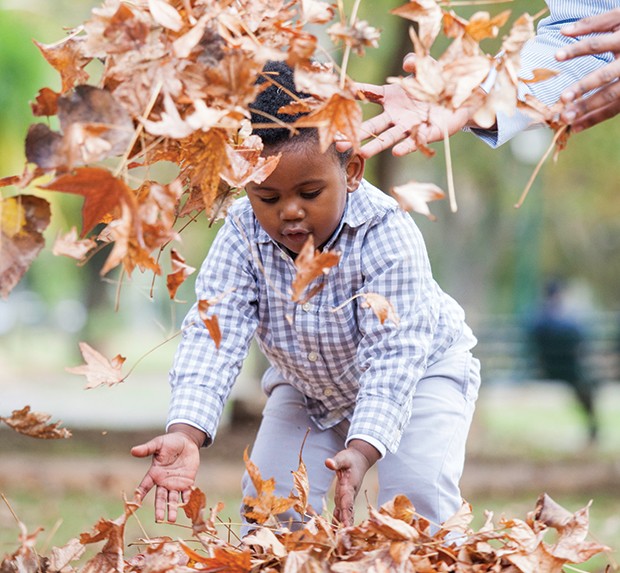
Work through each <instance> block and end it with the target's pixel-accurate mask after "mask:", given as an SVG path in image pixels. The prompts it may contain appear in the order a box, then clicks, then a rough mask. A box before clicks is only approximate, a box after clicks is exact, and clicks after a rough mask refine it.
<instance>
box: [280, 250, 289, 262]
mask: <svg viewBox="0 0 620 573" xmlns="http://www.w3.org/2000/svg"><path fill="white" fill-rule="evenodd" d="M280 258H281V259H282V260H283V261H285V260H286V259H288V255H287V254H286V253H285V252H284V251H280Z"/></svg>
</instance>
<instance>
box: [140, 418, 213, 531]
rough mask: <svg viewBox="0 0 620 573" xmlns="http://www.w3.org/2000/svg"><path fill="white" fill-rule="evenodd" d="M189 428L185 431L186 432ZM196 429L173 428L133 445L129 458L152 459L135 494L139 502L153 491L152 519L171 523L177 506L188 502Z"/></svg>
mask: <svg viewBox="0 0 620 573" xmlns="http://www.w3.org/2000/svg"><path fill="white" fill-rule="evenodd" d="M187 428H189V430H188V431H186V429H187ZM198 433H200V434H202V432H199V430H196V428H193V427H191V426H187V427H186V426H185V425H180V424H179V425H175V426H172V427H171V428H170V431H169V433H167V434H164V435H161V436H157V437H156V438H153V439H152V440H150V441H148V442H146V443H145V444H141V445H139V446H135V447H133V448H132V449H131V455H133V456H135V457H137V458H145V457H147V456H151V455H152V456H153V459H152V461H151V467H150V468H149V471H148V472H147V473H146V475H145V476H144V477H143V478H142V481H141V482H140V485H139V486H138V488H137V490H136V493H137V495H138V496H139V498H140V499H144V496H146V494H147V493H148V492H149V491H150V490H151V489H152V488H153V486H155V487H156V490H155V520H156V521H164V519H165V518H166V513H167V514H168V521H170V522H173V523H174V522H175V521H176V518H177V508H178V506H179V504H180V503H183V501H184V500H185V501H187V499H189V494H190V492H191V487H192V486H193V485H194V481H195V479H196V474H197V473H198V466H199V464H200V446H201V445H202V443H203V442H204V434H202V441H200V436H199V435H198Z"/></svg>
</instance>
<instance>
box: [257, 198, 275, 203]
mask: <svg viewBox="0 0 620 573" xmlns="http://www.w3.org/2000/svg"><path fill="white" fill-rule="evenodd" d="M259 199H260V200H261V201H262V202H263V203H270V204H273V203H275V202H276V201H277V200H278V198H277V197H259Z"/></svg>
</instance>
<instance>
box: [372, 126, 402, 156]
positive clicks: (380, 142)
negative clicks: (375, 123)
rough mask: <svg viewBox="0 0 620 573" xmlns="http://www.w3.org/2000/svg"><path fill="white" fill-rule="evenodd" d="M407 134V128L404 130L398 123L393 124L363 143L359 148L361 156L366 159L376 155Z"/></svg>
mask: <svg viewBox="0 0 620 573" xmlns="http://www.w3.org/2000/svg"><path fill="white" fill-rule="evenodd" d="M408 135H409V132H408V130H406V129H405V128H403V127H402V126H400V125H395V126H393V127H391V128H390V129H387V130H385V131H383V132H382V133H380V134H379V135H377V136H376V137H375V138H374V139H372V140H371V141H369V142H368V143H366V144H365V145H363V146H362V149H361V154H362V156H363V157H365V158H366V159H368V158H369V157H372V156H373V155H377V153H380V152H381V151H384V150H386V149H389V148H390V147H392V146H394V145H396V144H397V143H399V142H400V141H402V140H403V139H405V138H406V137H408Z"/></svg>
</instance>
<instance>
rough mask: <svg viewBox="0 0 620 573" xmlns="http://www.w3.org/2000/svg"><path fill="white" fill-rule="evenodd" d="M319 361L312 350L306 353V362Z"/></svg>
mask: <svg viewBox="0 0 620 573" xmlns="http://www.w3.org/2000/svg"><path fill="white" fill-rule="evenodd" d="M318 359H319V355H318V354H317V353H316V352H314V350H313V351H312V352H308V360H310V362H316V361H317V360H318Z"/></svg>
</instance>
